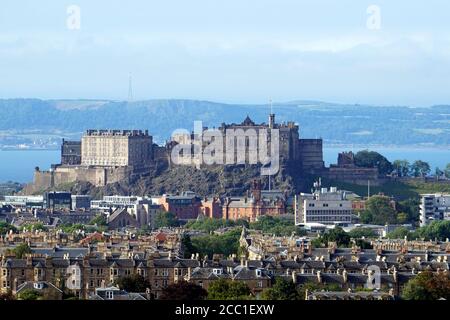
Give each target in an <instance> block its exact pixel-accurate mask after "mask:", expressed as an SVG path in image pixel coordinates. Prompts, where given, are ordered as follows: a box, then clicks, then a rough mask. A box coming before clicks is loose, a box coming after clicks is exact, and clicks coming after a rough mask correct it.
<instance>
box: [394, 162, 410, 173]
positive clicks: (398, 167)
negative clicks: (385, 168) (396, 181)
mask: <svg viewBox="0 0 450 320" xmlns="http://www.w3.org/2000/svg"><path fill="white" fill-rule="evenodd" d="M392 167H393V169H394V171H395V172H396V173H397V176H399V177H406V176H408V173H409V170H410V165H409V162H408V160H395V161H394V162H393V163H392Z"/></svg>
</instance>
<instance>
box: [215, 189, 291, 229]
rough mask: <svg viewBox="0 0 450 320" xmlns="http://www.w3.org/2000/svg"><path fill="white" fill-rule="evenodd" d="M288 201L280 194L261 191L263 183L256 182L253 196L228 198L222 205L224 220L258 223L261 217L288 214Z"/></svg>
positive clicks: (252, 191)
mask: <svg viewBox="0 0 450 320" xmlns="http://www.w3.org/2000/svg"><path fill="white" fill-rule="evenodd" d="M285 203H286V199H285V198H284V196H283V195H282V194H281V195H279V192H275V193H273V192H268V191H267V190H261V181H260V180H254V181H253V183H252V190H251V195H249V196H245V197H227V198H225V199H224V203H223V205H222V218H223V219H226V220H228V219H230V220H239V219H244V220H248V221H256V220H257V219H258V218H259V217H261V216H280V215H283V214H285V213H286V204H285Z"/></svg>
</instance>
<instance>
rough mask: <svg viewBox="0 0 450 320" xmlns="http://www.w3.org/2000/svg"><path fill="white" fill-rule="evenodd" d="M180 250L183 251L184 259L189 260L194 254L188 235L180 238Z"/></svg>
mask: <svg viewBox="0 0 450 320" xmlns="http://www.w3.org/2000/svg"><path fill="white" fill-rule="evenodd" d="M181 249H182V250H183V252H184V257H185V258H186V259H189V258H190V257H191V256H192V254H193V253H196V252H195V247H194V246H193V245H192V241H191V236H190V235H188V234H184V235H183V237H182V238H181Z"/></svg>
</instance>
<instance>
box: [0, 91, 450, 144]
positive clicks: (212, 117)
mask: <svg viewBox="0 0 450 320" xmlns="http://www.w3.org/2000/svg"><path fill="white" fill-rule="evenodd" d="M273 110H274V112H275V114H276V120H277V121H278V122H281V121H294V122H297V123H298V124H299V125H300V135H301V137H304V138H316V137H322V138H323V139H324V140H325V142H326V143H327V144H347V145H349V144H362V145H364V144H380V145H419V144H422V145H435V146H449V145H450V106H445V105H444V106H433V107H428V108H409V107H402V106H391V107H388V106H387V107H374V106H366V105H350V104H349V105H346V104H336V103H327V102H320V101H303V100H300V101H291V102H282V103H274V105H273ZM269 112H270V107H269V106H268V105H262V104H260V105H258V104H254V105H250V104H225V103H216V102H210V101H199V100H176V99H168V100H146V101H135V102H131V103H127V102H124V101H109V100H39V99H8V100H0V115H1V116H0V148H1V147H2V146H5V145H9V146H11V145H14V144H19V143H20V144H33V143H34V145H38V144H39V143H42V144H46V143H47V145H50V146H57V145H58V141H59V139H60V138H61V137H66V138H79V137H80V136H81V133H82V132H83V131H84V130H86V129H89V128H114V129H121V128H122V129H124V128H127V129H128V128H129V129H148V130H149V131H150V133H151V134H152V135H153V136H154V137H155V140H156V141H157V142H159V143H163V142H164V141H165V140H167V139H168V138H169V137H170V135H171V133H172V132H173V130H175V129H178V128H184V129H188V130H192V128H193V122H194V121H195V120H201V121H203V124H204V125H205V126H209V127H213V126H219V125H220V124H221V123H222V122H226V123H229V122H241V121H242V120H243V119H244V118H245V117H246V116H247V115H249V116H250V117H251V118H252V119H253V120H254V121H255V122H266V121H267V117H268V113H269Z"/></svg>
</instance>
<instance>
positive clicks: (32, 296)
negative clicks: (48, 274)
mask: <svg viewBox="0 0 450 320" xmlns="http://www.w3.org/2000/svg"><path fill="white" fill-rule="evenodd" d="M18 298H19V300H41V299H42V294H41V293H40V292H38V291H36V290H33V289H24V290H23V291H21V292H20V293H19V295H18Z"/></svg>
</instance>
